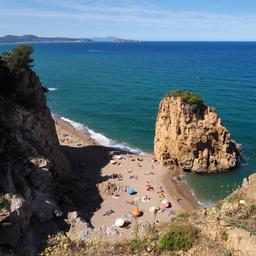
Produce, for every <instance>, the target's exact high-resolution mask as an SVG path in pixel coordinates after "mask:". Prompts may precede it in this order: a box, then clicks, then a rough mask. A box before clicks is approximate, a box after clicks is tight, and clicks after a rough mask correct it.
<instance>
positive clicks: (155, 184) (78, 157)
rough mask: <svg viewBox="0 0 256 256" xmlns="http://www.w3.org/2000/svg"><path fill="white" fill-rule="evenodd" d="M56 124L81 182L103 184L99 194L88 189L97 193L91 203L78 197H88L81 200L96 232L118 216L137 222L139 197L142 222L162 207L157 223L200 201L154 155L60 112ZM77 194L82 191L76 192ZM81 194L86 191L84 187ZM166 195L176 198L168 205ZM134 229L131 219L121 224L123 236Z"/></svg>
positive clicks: (186, 209) (74, 175)
mask: <svg viewBox="0 0 256 256" xmlns="http://www.w3.org/2000/svg"><path fill="white" fill-rule="evenodd" d="M55 126H56V131H57V135H58V138H59V141H60V144H61V147H62V149H63V152H64V153H65V155H66V157H67V158H68V159H69V161H70V163H71V166H72V179H74V180H77V181H78V180H79V179H80V182H78V184H80V185H81V184H83V181H85V182H89V183H91V184H94V185H96V187H97V189H98V192H99V195H100V196H99V197H98V198H97V196H96V195H95V194H96V193H95V190H91V193H90V194H87V195H86V197H90V199H91V204H89V205H88V202H86V203H84V202H85V201H84V200H83V199H81V198H80V199H78V198H77V200H74V201H75V202H79V204H83V203H84V208H83V206H80V209H84V212H87V214H88V220H89V222H90V223H91V225H92V226H93V227H94V228H95V230H96V232H97V231H98V232H101V231H102V230H106V228H108V227H111V226H112V225H114V223H115V220H116V219H118V218H122V219H125V220H126V221H128V223H132V224H131V225H133V224H134V221H132V211H133V210H134V209H135V208H136V201H137V202H138V208H139V210H140V211H141V216H140V217H138V223H143V224H144V225H145V224H146V223H153V221H154V217H153V215H152V213H150V212H149V209H150V208H151V207H156V208H158V213H157V217H156V223H157V224H162V223H165V222H168V221H169V220H170V218H172V217H174V216H175V215H177V214H179V213H182V212H186V211H191V210H194V209H197V208H198V207H199V205H198V202H197V200H196V198H194V197H193V196H192V194H191V192H190V190H189V188H188V187H186V185H185V184H184V183H179V182H176V181H175V180H174V179H173V178H171V177H170V175H171V172H170V171H169V170H168V169H167V168H164V167H161V166H160V165H159V164H158V163H157V162H156V160H155V159H154V157H153V156H152V155H150V154H147V155H146V154H139V155H138V154H132V153H129V152H125V151H121V150H119V149H116V148H113V147H105V146H102V145H99V143H97V142H96V141H95V140H94V139H93V138H91V136H90V134H89V133H88V132H87V131H86V130H76V129H75V128H74V127H73V126H72V125H71V124H70V123H69V122H67V121H64V120H63V119H60V118H56V117H55ZM77 189H79V185H77V182H76V187H75V188H74V190H77ZM129 189H134V191H136V192H135V193H134V195H129V194H128V192H129ZM71 190H72V189H71ZM71 194H72V192H71ZM77 194H79V193H77V191H76V193H74V195H75V196H77ZM69 196H70V194H69ZM80 196H81V197H83V195H82V194H81V193H80ZM71 198H72V195H71ZM73 199H74V198H73ZM164 199H165V200H167V201H168V202H170V205H169V206H168V207H167V208H165V207H164V206H163V205H162V204H161V201H163V200H164ZM98 200H99V201H98ZM97 201H98V202H97ZM94 205H95V207H96V208H95V209H94V210H91V212H90V210H88V209H89V208H90V209H93V207H94ZM131 231H132V229H131V226H130V224H129V225H128V227H127V228H123V229H119V230H118V232H120V235H121V236H125V235H127V234H130V232H131Z"/></svg>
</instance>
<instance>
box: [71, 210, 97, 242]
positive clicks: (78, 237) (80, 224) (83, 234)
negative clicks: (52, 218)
mask: <svg viewBox="0 0 256 256" xmlns="http://www.w3.org/2000/svg"><path fill="white" fill-rule="evenodd" d="M68 221H69V223H70V229H69V231H68V233H67V234H68V236H69V238H70V240H72V241H85V240H86V239H88V237H89V236H90V234H91V233H92V228H91V227H90V226H89V224H88V223H87V222H85V221H84V220H83V219H82V218H81V217H78V216H77V213H76V212H73V213H71V214H69V219H68Z"/></svg>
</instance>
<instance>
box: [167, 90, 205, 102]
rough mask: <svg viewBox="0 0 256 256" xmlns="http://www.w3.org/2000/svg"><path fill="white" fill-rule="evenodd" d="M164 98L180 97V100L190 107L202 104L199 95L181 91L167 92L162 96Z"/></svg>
mask: <svg viewBox="0 0 256 256" xmlns="http://www.w3.org/2000/svg"><path fill="white" fill-rule="evenodd" d="M166 97H181V99H182V100H183V101H184V102H186V103H188V104H190V105H200V104H203V100H202V98H201V96H200V95H198V94H196V93H193V92H188V91H184V90H181V89H175V90H171V91H169V92H167V93H166V94H165V96H164V98H166Z"/></svg>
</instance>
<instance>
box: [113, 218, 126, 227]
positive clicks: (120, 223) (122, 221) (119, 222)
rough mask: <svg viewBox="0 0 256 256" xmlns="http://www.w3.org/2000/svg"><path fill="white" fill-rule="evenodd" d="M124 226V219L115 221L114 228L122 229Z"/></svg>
mask: <svg viewBox="0 0 256 256" xmlns="http://www.w3.org/2000/svg"><path fill="white" fill-rule="evenodd" d="M124 224H125V220H124V219H121V218H119V219H116V221H115V226H118V227H122V226H123V225H124Z"/></svg>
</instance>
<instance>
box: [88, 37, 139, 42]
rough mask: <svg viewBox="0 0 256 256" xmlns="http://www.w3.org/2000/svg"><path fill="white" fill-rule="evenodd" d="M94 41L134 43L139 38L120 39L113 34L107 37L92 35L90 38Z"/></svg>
mask: <svg viewBox="0 0 256 256" xmlns="http://www.w3.org/2000/svg"><path fill="white" fill-rule="evenodd" d="M91 39H92V40H93V41H94V42H110V43H115V42H117V43H136V42H140V41H139V40H134V39H122V38H118V37H114V36H107V37H93V38H91Z"/></svg>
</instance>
